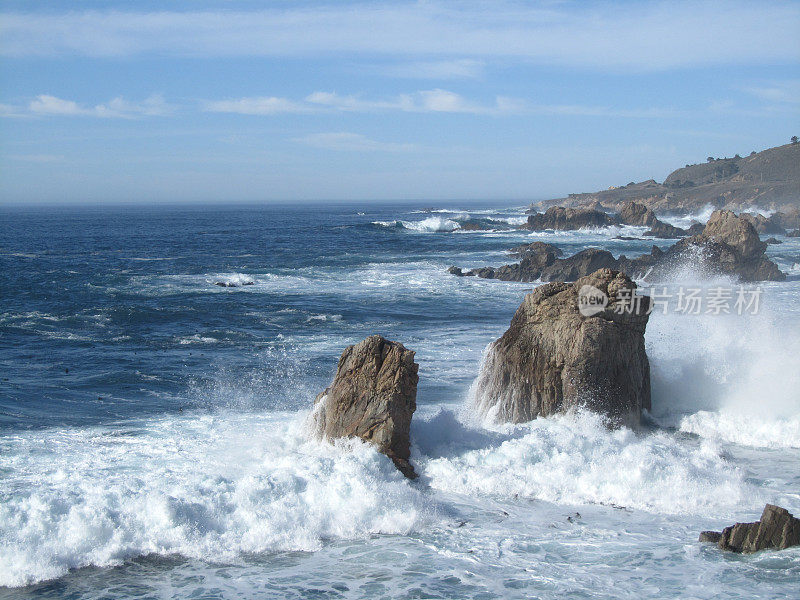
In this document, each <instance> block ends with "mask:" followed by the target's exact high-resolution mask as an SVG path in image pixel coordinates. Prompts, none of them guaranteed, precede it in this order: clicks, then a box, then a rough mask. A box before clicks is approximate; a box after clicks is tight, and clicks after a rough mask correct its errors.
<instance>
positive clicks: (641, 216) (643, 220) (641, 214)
mask: <svg viewBox="0 0 800 600" xmlns="http://www.w3.org/2000/svg"><path fill="white" fill-rule="evenodd" d="M619 219H620V221H622V222H623V223H625V225H633V226H636V227H652V226H653V225H655V224H656V223H657V222H659V221H658V217H656V213H654V212H653V211H652V210H650V209H649V208H647V207H646V206H645V205H644V204H639V203H638V202H626V203H625V204H624V205H623V206H622V208H621V209H620V211H619Z"/></svg>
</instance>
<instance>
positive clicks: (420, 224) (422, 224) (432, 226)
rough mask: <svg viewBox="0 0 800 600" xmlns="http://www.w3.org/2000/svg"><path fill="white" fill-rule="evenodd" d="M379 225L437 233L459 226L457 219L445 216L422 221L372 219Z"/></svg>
mask: <svg viewBox="0 0 800 600" xmlns="http://www.w3.org/2000/svg"><path fill="white" fill-rule="evenodd" d="M372 224H373V225H380V226H381V227H397V228H402V229H408V230H410V231H416V232H419V233H439V232H445V231H454V230H456V229H458V228H459V227H460V225H459V223H458V222H457V221H454V220H452V219H447V218H445V217H428V218H427V219H423V220H422V221H399V220H398V221H373V223H372Z"/></svg>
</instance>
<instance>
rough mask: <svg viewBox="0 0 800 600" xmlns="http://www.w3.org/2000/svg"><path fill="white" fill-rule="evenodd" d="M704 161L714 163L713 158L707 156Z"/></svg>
mask: <svg viewBox="0 0 800 600" xmlns="http://www.w3.org/2000/svg"><path fill="white" fill-rule="evenodd" d="M706 160H707V161H708V162H714V157H713V156H709V157H708V158H707V159H706Z"/></svg>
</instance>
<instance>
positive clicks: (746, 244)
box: [448, 211, 786, 282]
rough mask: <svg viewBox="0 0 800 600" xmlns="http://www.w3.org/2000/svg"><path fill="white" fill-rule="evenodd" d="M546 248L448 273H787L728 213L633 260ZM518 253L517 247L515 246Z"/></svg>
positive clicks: (778, 277)
mask: <svg viewBox="0 0 800 600" xmlns="http://www.w3.org/2000/svg"><path fill="white" fill-rule="evenodd" d="M552 248H553V246H552V245H550V244H542V245H541V246H535V245H533V244H531V245H530V246H529V248H528V250H526V252H525V253H524V254H519V253H518V255H520V256H522V260H520V262H519V263H517V264H511V265H505V266H502V267H497V268H495V267H481V268H478V269H473V270H471V271H467V272H466V273H465V272H463V271H462V270H461V269H459V268H458V267H451V268H450V269H449V270H448V271H449V272H450V273H451V274H453V275H458V276H473V275H474V276H477V277H481V278H484V279H500V280H502V281H522V282H529V281H558V280H561V281H575V280H576V279H578V278H580V277H584V276H586V275H588V274H590V273H593V272H594V271H596V270H597V269H601V268H606V269H614V270H618V271H623V272H625V273H627V274H628V275H630V276H631V277H636V278H640V277H643V276H644V275H646V274H647V275H648V277H649V279H650V280H654V281H657V280H659V278H664V277H665V276H667V275H668V274H669V272H670V271H671V270H672V269H674V268H675V267H676V266H678V265H680V264H684V263H686V262H691V263H693V264H696V265H698V266H700V267H701V268H703V269H704V270H706V271H709V272H716V273H723V274H727V275H733V276H735V277H738V278H739V279H741V280H742V281H783V280H784V279H786V275H785V274H784V273H782V272H781V271H780V269H778V266H777V265H776V264H775V263H773V262H772V261H770V260H769V259H768V258H767V257H766V255H765V251H766V248H767V244H766V243H765V242H762V241H761V239H760V238H759V237H758V234H757V233H756V231H755V229H754V228H753V226H752V225H751V224H750V223H748V222H747V220H745V219H740V218H738V217H737V216H736V215H735V214H733V213H732V212H730V211H715V212H714V213H712V215H711V218H709V220H708V223H707V224H706V226H705V227H704V228H703V231H702V232H701V233H699V234H696V235H693V236H691V237H687V238H683V239H681V240H679V241H678V242H677V243H676V244H674V245H673V246H671V247H670V248H668V249H667V250H661V249H660V248H658V247H657V246H653V248H652V250H651V252H650V254H645V255H642V256H639V257H637V258H627V257H626V256H624V255H623V256H620V257H619V258H614V255H613V254H611V253H610V252H609V251H607V250H600V249H597V248H588V249H586V250H582V251H581V252H578V253H577V254H575V255H573V256H570V257H568V258H559V257H558V255H557V254H556V253H555V252H554V251H553V250H552ZM514 250H515V251H518V250H519V248H515V249H514Z"/></svg>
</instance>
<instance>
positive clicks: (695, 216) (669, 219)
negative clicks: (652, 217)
mask: <svg viewBox="0 0 800 600" xmlns="http://www.w3.org/2000/svg"><path fill="white" fill-rule="evenodd" d="M715 210H716V208H715V207H714V206H713V205H711V204H706V205H705V206H704V207H703V208H701V209H700V210H698V211H697V212H695V213H690V214H685V215H658V218H659V219H661V220H662V221H664V222H665V223H669V224H670V225H674V226H675V227H682V228H683V229H688V228H689V227H691V226H692V223H697V222H699V223H706V222H707V221H708V219H709V217H711V213H712V212H714V211H715Z"/></svg>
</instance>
